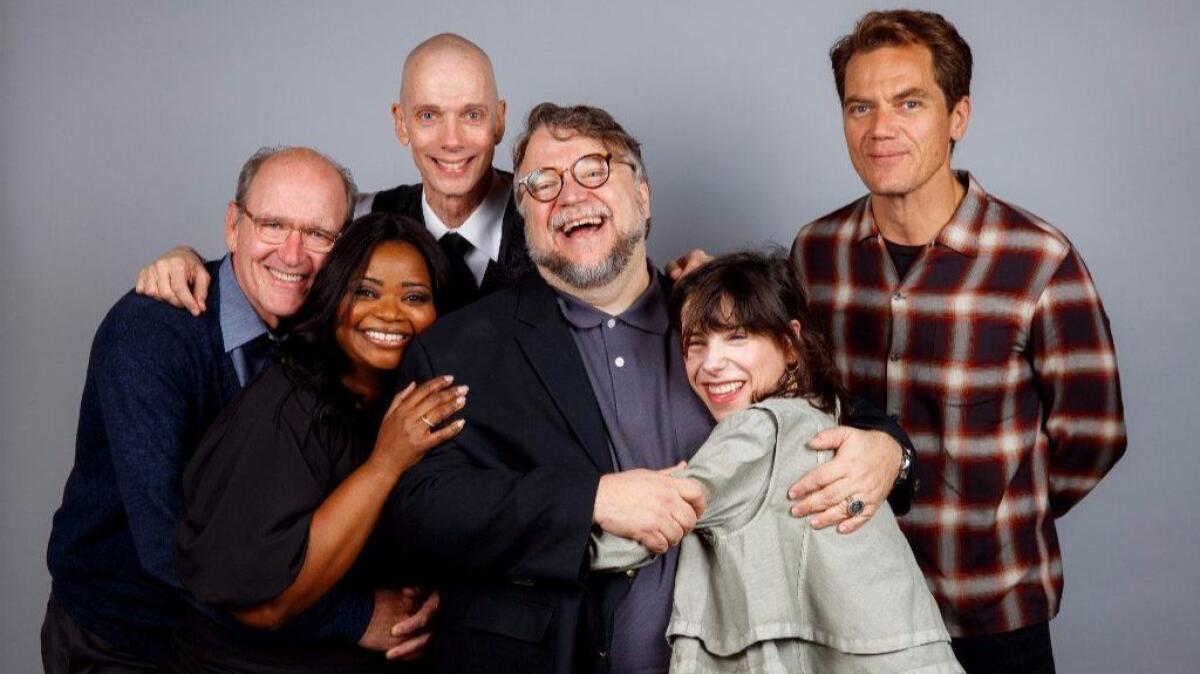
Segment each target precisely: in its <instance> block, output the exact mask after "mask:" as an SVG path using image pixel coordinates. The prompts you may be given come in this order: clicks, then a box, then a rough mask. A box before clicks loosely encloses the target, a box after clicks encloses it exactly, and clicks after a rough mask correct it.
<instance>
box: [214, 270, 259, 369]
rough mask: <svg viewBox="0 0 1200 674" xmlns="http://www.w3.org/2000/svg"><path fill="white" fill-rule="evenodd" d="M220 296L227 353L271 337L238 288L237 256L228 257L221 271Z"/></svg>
mask: <svg viewBox="0 0 1200 674" xmlns="http://www.w3.org/2000/svg"><path fill="white" fill-rule="evenodd" d="M217 292H218V293H219V294H220V297H221V305H220V306H221V316H220V319H221V341H222V342H224V344H225V353H230V352H232V351H233V350H234V349H237V348H240V347H242V346H244V345H245V344H246V343H248V342H250V341H252V340H255V339H258V338H259V337H261V336H262V335H265V334H267V332H268V331H267V324H266V323H263V320H262V319H261V318H259V316H258V314H257V313H256V312H255V311H254V307H252V306H250V300H248V299H246V294H245V293H243V292H242V287H241V286H240V285H238V282H237V276H235V275H234V272H233V256H232V255H231V254H228V253H226V254H225V258H224V259H223V260H221V267H220V269H219V270H218V271H217Z"/></svg>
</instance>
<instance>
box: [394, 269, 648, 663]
mask: <svg viewBox="0 0 1200 674" xmlns="http://www.w3.org/2000/svg"><path fill="white" fill-rule="evenodd" d="M440 374H453V375H454V376H455V383H459V384H467V385H469V386H470V387H471V391H470V393H469V394H468V395H467V406H466V408H465V410H464V412H463V417H464V418H465V419H466V426H465V427H464V429H463V431H462V432H461V433H460V434H459V435H458V437H457V438H455V439H454V440H453V441H451V442H449V443H446V444H444V445H442V446H439V447H437V448H435V449H433V450H432V451H431V452H430V453H429V454H428V455H427V456H426V458H425V459H424V460H423V461H422V462H421V463H419V464H418V465H417V466H415V467H414V468H412V469H411V470H410V471H409V472H408V473H407V474H406V475H405V476H404V478H403V479H402V480H401V483H400V485H399V486H398V487H397V489H396V491H395V492H394V494H393V499H392V504H391V513H390V516H391V517H392V518H393V524H394V526H396V527H397V528H398V532H399V534H400V540H401V541H402V545H403V547H404V549H405V553H406V556H408V557H409V561H410V562H411V563H412V564H414V565H415V566H418V567H421V568H424V569H426V570H427V571H428V572H429V573H431V574H432V575H433V576H434V580H435V582H437V583H439V585H440V587H441V591H442V603H441V608H440V611H439V616H438V623H437V630H436V632H435V637H434V646H433V658H434V670H435V671H438V672H489V671H495V672H515V671H519V672H560V673H563V674H566V673H568V672H588V671H604V670H605V669H606V655H607V651H608V646H607V644H608V643H609V642H610V639H611V634H612V615H613V609H614V608H615V606H616V604H617V603H618V602H619V600H620V598H621V597H623V596H624V592H625V591H626V590H627V589H628V586H629V579H628V578H627V577H626V576H624V575H623V574H615V575H614V574H597V575H596V576H594V577H593V576H590V575H589V573H588V542H589V537H590V534H591V530H592V509H593V506H594V503H595V498H596V489H597V485H598V483H599V479H600V475H601V474H603V473H607V472H611V471H612V470H613V466H612V460H611V457H610V455H609V449H608V439H607V431H606V430H605V426H604V420H603V419H602V417H601V415H600V409H599V406H598V405H597V403H596V400H595V397H594V395H593V393H592V388H591V384H590V383H589V380H588V376H587V372H586V370H585V369H584V365H583V361H582V359H581V358H580V356H579V352H578V350H577V348H576V346H575V342H574V338H573V337H572V335H571V332H570V328H569V326H568V324H567V323H566V321H565V320H564V319H563V317H562V314H561V312H560V311H559V308H558V305H557V299H556V295H555V293H554V291H553V290H551V288H550V287H549V286H548V285H547V284H546V282H545V281H543V280H542V279H541V277H540V276H538V275H536V274H534V275H532V276H530V277H529V278H527V279H526V280H525V281H524V282H522V283H521V284H520V285H518V286H517V287H515V288H510V289H507V290H503V291H501V292H498V293H495V294H493V295H490V296H488V297H486V298H484V299H482V300H480V301H478V302H476V303H474V304H473V305H471V306H468V307H465V308H464V309H462V310H460V311H457V312H455V313H453V314H451V315H449V316H448V317H446V318H445V319H442V320H439V321H438V322H437V323H436V324H434V326H433V327H432V328H430V329H429V330H428V331H426V332H425V333H423V334H421V335H420V336H418V337H417V338H415V339H414V341H413V342H412V343H411V344H410V345H409V346H408V350H407V353H406V354H405V358H404V363H403V364H402V366H401V377H400V380H401V381H424V380H426V379H428V378H429V377H431V376H434V375H440Z"/></svg>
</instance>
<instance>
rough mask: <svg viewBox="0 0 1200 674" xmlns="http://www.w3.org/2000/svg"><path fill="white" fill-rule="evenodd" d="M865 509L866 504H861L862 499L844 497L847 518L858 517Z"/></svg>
mask: <svg viewBox="0 0 1200 674" xmlns="http://www.w3.org/2000/svg"><path fill="white" fill-rule="evenodd" d="M866 507H867V504H866V503H863V502H862V499H859V498H854V497H853V496H847V497H846V515H848V516H849V517H858V516H859V515H861V514H862V511H863V510H864V509H865V508H866Z"/></svg>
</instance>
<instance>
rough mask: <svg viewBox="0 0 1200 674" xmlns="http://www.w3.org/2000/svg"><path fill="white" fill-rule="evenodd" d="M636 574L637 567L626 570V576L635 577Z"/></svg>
mask: <svg viewBox="0 0 1200 674" xmlns="http://www.w3.org/2000/svg"><path fill="white" fill-rule="evenodd" d="M636 575H637V569H629V570H628V571H626V572H625V577H626V578H633V577H634V576H636Z"/></svg>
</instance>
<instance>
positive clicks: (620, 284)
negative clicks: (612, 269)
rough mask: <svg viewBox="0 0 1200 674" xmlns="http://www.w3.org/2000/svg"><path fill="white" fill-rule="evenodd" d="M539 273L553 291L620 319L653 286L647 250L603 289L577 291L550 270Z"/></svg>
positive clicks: (630, 261) (634, 256)
mask: <svg viewBox="0 0 1200 674" xmlns="http://www.w3.org/2000/svg"><path fill="white" fill-rule="evenodd" d="M642 245H643V246H644V245H645V244H644V243H643V244H642ZM538 272H539V273H541V275H542V278H544V279H546V282H547V283H549V284H550V287H552V288H554V289H556V290H559V291H560V292H564V293H566V294H568V295H571V296H572V297H578V298H579V299H580V300H583V301H584V302H587V303H588V304H590V305H592V306H593V307H595V308H597V309H599V310H600V311H603V312H604V313H606V314H608V315H610V316H616V315H618V314H620V313H621V312H623V311H625V310H626V309H628V308H629V307H630V306H631V305H632V304H633V303H634V301H636V300H637V298H638V297H641V295H642V293H643V292H645V291H646V288H647V287H649V285H650V282H651V279H650V271H649V269H648V264H647V262H646V255H645V250H644V249H643V252H642V254H641V255H633V256H631V258H630V260H629V264H628V265H626V267H625V269H624V270H623V271H622V272H621V274H620V275H619V276H617V278H615V279H613V280H612V281H611V282H610V283H608V284H606V285H604V286H602V287H600V288H587V289H584V288H576V287H574V286H571V285H568V284H567V283H565V282H564V281H563V280H562V279H560V278H558V277H557V276H555V275H554V274H551V273H550V272H549V271H547V270H546V269H543V268H541V267H538Z"/></svg>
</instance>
